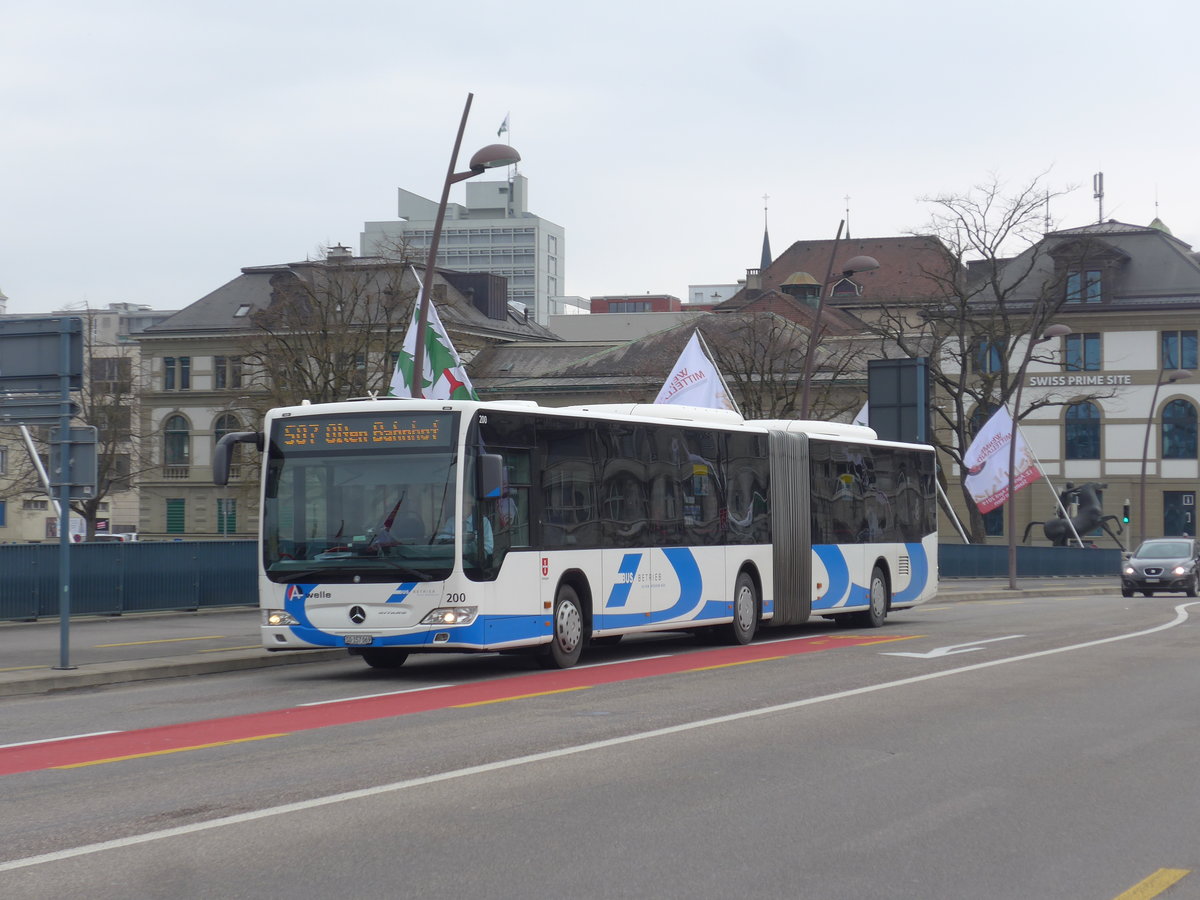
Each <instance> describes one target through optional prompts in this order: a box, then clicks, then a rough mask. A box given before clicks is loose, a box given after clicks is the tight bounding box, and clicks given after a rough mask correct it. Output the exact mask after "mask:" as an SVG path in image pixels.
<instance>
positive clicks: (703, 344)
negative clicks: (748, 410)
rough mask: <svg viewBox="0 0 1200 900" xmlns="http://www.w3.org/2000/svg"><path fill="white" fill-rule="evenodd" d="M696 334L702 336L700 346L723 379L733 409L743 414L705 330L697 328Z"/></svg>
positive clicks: (722, 384)
mask: <svg viewBox="0 0 1200 900" xmlns="http://www.w3.org/2000/svg"><path fill="white" fill-rule="evenodd" d="M696 335H697V337H699V338H700V348H701V349H702V350H703V351H704V355H705V356H707V357H708V358H709V360H710V361H711V362H712V364H713V368H714V369H716V371H717V378H719V379H720V381H721V387H723V388H724V389H725V396H726V397H728V398H729V402H730V403H732V404H733V411H734V412H735V413H737V414H738V415H739V416H741V415H742V410H741V407H739V406H738V404H737V399H736V398H735V397H734V396H733V391H731V390H730V389H729V385H728V384H726V383H725V376H724V375H722V374H721V367H720V366H718V365H717V361H716V359H714V358H713V353H712V349H711V348H710V347H709V346H708V341H706V340H705V339H704V332H703V331H701V330H700V329H699V328H697V329H696ZM742 418H745V416H742Z"/></svg>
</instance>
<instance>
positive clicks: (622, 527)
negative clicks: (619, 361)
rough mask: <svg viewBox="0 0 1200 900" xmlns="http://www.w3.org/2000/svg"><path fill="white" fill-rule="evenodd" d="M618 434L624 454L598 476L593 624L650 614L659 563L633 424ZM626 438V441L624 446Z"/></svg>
mask: <svg viewBox="0 0 1200 900" xmlns="http://www.w3.org/2000/svg"><path fill="white" fill-rule="evenodd" d="M630 432H631V433H630V435H618V436H617V438H620V439H622V442H621V444H617V438H614V441H613V442H614V444H616V445H617V447H619V448H620V449H624V450H625V454H618V453H616V452H614V453H613V454H612V455H611V456H610V457H609V458H608V459H607V460H606V464H605V466H604V469H603V473H602V476H601V483H600V490H599V496H598V500H599V511H600V522H601V530H602V535H603V537H602V541H601V546H602V549H601V556H602V562H601V565H602V569H603V575H602V579H603V580H602V588H601V594H602V601H603V602H602V603H601V604H597V605H598V607H599V608H598V609H596V610H595V611H594V612H595V618H596V621H595V622H594V627H595V628H630V627H634V626H638V625H649V624H651V623H652V622H653V621H654V619H653V618H652V615H653V613H654V609H655V593H656V590H655V589H656V586H657V584H658V579H657V578H656V573H655V568H656V566H657V564H658V562H657V560H656V556H657V555H658V554H656V553H654V552H653V551H652V549H651V548H652V547H653V546H654V542H653V541H652V540H651V539H650V528H649V522H648V515H649V509H648V493H649V485H648V484H647V474H646V462H645V461H644V460H642V459H638V458H636V456H635V455H634V454H636V452H637V448H636V446H635V444H634V443H633V439H634V436H635V435H636V430H632V429H631V430H630ZM623 444H628V445H629V446H622V445H623Z"/></svg>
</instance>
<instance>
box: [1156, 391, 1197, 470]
mask: <svg viewBox="0 0 1200 900" xmlns="http://www.w3.org/2000/svg"><path fill="white" fill-rule="evenodd" d="M1162 458H1163V459H1195V458H1196V407H1194V406H1192V404H1191V403H1189V402H1188V401H1186V400H1172V401H1171V402H1170V403H1168V404H1167V405H1166V406H1165V407H1163V414H1162Z"/></svg>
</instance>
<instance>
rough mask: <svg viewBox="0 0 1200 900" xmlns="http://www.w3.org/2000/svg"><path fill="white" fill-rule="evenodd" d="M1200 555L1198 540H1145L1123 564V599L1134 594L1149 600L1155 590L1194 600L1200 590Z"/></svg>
mask: <svg viewBox="0 0 1200 900" xmlns="http://www.w3.org/2000/svg"><path fill="white" fill-rule="evenodd" d="M1197 553H1200V548H1198V547H1197V545H1196V540H1195V538H1154V539H1153V540H1149V541H1143V542H1142V545H1141V546H1140V547H1138V548H1137V549H1136V550H1134V551H1133V555H1132V556H1130V557H1129V559H1127V560H1125V562H1123V563H1122V564H1121V596H1122V597H1132V596H1133V592H1134V591H1141V592H1142V594H1143V595H1144V596H1146V597H1149V596H1150V595H1151V594H1153V593H1154V592H1156V591H1183V592H1184V593H1185V594H1187V595H1188V596H1189V597H1195V596H1196V592H1197V589H1198V588H1200V572H1198V571H1197V559H1196V556H1197Z"/></svg>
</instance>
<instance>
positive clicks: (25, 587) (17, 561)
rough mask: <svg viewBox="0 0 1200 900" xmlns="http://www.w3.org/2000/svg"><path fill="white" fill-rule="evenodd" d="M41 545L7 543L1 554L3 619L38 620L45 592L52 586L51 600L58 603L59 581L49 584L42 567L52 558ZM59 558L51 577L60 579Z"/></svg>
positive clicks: (0, 581) (0, 582)
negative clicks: (44, 551) (46, 581)
mask: <svg viewBox="0 0 1200 900" xmlns="http://www.w3.org/2000/svg"><path fill="white" fill-rule="evenodd" d="M43 549H44V548H43V547H42V545H40V544H5V545H3V546H0V550H2V551H4V553H3V555H0V573H3V574H2V577H0V619H36V618H37V617H38V612H39V610H40V608H41V602H42V594H43V593H44V592H45V591H46V590H47V588H49V595H48V597H47V598H46V599H47V601H50V600H53V601H54V602H55V603H57V602H58V590H57V582H56V581H55V582H52V583H51V584H49V585H46V584H45V583H44V582H45V579H43V578H42V571H41V570H42V569H44V568H45V567H46V564H47V561H48V560H49V557H47V556H46V555H45V554H44V553H43V552H42V550H43ZM57 574H58V557H57V556H56V557H54V559H53V561H52V563H51V571H50V576H51V578H52V579H56V577H57Z"/></svg>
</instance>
